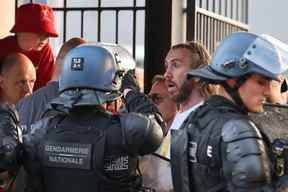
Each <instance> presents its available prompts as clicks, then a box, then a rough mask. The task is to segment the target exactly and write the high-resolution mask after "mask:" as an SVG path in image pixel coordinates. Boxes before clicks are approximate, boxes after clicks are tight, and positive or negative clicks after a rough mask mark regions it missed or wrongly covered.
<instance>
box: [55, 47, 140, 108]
mask: <svg viewBox="0 0 288 192" xmlns="http://www.w3.org/2000/svg"><path fill="white" fill-rule="evenodd" d="M135 66H136V63H135V61H134V59H133V57H132V56H131V54H130V53H129V52H128V51H127V50H126V49H124V48H123V47H121V46H119V45H115V44H105V43H95V44H91V43H85V44H82V45H80V46H78V47H76V48H74V49H72V50H71V51H69V52H68V53H67V55H66V56H65V58H64V65H63V70H62V73H61V75H60V78H59V92H60V95H61V94H62V95H65V94H66V96H69V95H70V96H71V95H73V94H78V95H79V91H82V95H84V96H82V98H85V97H86V98H88V99H86V101H82V103H83V102H84V103H86V104H89V102H90V104H102V103H105V102H108V101H113V100H115V99H116V98H117V97H119V96H121V93H120V91H119V90H120V87H121V82H122V76H123V75H124V73H125V72H126V71H128V70H130V69H134V68H135ZM91 91H92V92H93V95H94V96H95V97H97V99H96V100H95V98H94V99H93V98H92V99H91ZM89 94H90V96H89V97H87V95H89ZM95 101H97V102H95ZM91 102H92V103H91Z"/></svg>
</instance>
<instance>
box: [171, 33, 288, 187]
mask: <svg viewBox="0 0 288 192" xmlns="http://www.w3.org/2000/svg"><path fill="white" fill-rule="evenodd" d="M278 43H279V42H278V41H277V42H276V40H274V39H273V38H272V37H270V36H269V37H267V36H257V35H254V34H251V33H243V32H239V33H233V34H232V35H231V36H229V37H227V38H226V39H225V40H224V41H223V42H222V43H221V44H220V46H219V47H218V49H217V50H216V52H215V55H214V58H213V60H212V63H211V64H209V65H208V66H207V67H204V68H202V69H197V70H193V71H191V72H189V73H188V78H193V77H197V78H199V77H200V78H201V79H202V80H204V81H207V82H209V83H216V84H221V85H222V86H223V87H224V89H225V90H226V92H227V93H228V94H229V96H230V97H231V98H232V99H233V101H234V102H232V101H231V100H229V99H227V98H226V97H223V96H220V95H219V96H216V95H214V96H211V97H210V98H208V99H207V100H206V101H205V102H204V104H203V105H202V106H200V107H199V108H198V109H197V110H196V111H194V112H192V113H191V114H190V116H189V117H188V118H187V120H186V121H185V122H184V123H183V125H182V127H181V128H180V130H178V131H175V132H174V134H172V144H171V145H172V147H171V157H172V175H173V184H174V188H175V191H177V192H178V191H181V192H183V191H195V192H207V191H209V192H216V191H233V192H234V191H237V192H239V191H241V192H242V191H243V192H244V191H274V188H275V187H274V186H273V185H272V184H271V183H273V182H272V180H273V179H274V177H273V167H272V163H271V161H270V148H269V147H270V145H269V139H268V138H267V136H266V135H265V134H263V133H262V131H261V129H260V128H258V127H256V125H255V124H254V123H253V121H251V120H250V119H249V116H248V114H247V112H248V110H247V108H246V106H245V105H244V104H243V101H242V99H241V97H240V95H239V93H238V89H239V87H241V85H242V84H243V83H244V82H245V81H246V80H247V78H248V77H249V75H250V74H251V73H257V74H260V75H263V76H265V77H267V78H269V79H277V75H278V74H280V73H282V72H284V71H285V70H287V66H286V65H284V63H282V61H283V60H287V58H288V57H287V56H288V54H287V50H285V49H281V48H282V47H281V46H282V44H281V43H279V44H280V45H279V44H278ZM278 46H279V47H278ZM232 47H233V48H232ZM259 50H261V53H260V52H259ZM280 50H281V51H283V52H280ZM284 50H285V51H286V52H284ZM265 54H267V55H266V57H265ZM267 57H268V58H267ZM269 65H275V66H274V68H272V67H270V66H269ZM233 77H239V79H238V81H237V83H236V85H235V87H233V88H231V87H229V85H228V84H226V83H225V80H226V79H229V78H233ZM179 165H180V166H179Z"/></svg>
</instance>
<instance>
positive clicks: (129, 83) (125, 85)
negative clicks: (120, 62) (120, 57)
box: [120, 70, 140, 92]
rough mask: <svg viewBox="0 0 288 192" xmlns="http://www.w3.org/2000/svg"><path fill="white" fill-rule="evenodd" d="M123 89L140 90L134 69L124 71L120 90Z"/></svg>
mask: <svg viewBox="0 0 288 192" xmlns="http://www.w3.org/2000/svg"><path fill="white" fill-rule="evenodd" d="M125 89H131V90H133V91H137V92H139V91H140V86H139V83H138V81H137V79H136V75H135V70H129V71H127V72H126V74H125V75H124V77H123V78H122V85H121V89H120V90H121V92H123V91H124V90H125Z"/></svg>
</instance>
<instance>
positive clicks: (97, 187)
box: [4, 44, 164, 192]
mask: <svg viewBox="0 0 288 192" xmlns="http://www.w3.org/2000/svg"><path fill="white" fill-rule="evenodd" d="M116 48H117V47H116V46H112V45H99V44H98V45H91V44H84V45H82V46H79V47H77V48H75V49H73V50H71V51H70V52H69V53H68V55H67V56H66V57H65V61H64V69H63V73H62V74H61V76H60V81H59V90H60V96H59V97H58V98H57V99H55V100H54V101H52V102H51V109H50V111H49V112H48V113H46V116H45V117H44V118H43V119H42V120H40V121H39V122H37V123H35V124H34V125H32V127H31V131H30V132H29V133H27V134H25V135H24V136H23V144H22V146H23V147H22V148H23V150H22V154H18V158H17V159H20V160H21V162H22V163H23V164H24V167H25V169H26V170H27V172H28V177H29V178H28V183H27V189H26V191H45V192H52V191H53V192H57V191H70V192H73V191H85V192H89V191H91V192H92V191H99V192H100V191H103V192H106V191H111V192H113V191H123V192H124V191H125V192H126V191H145V190H146V189H145V188H144V187H143V186H142V183H141V176H140V173H139V172H138V169H137V168H138V159H137V157H138V156H139V155H144V154H148V153H152V152H153V151H155V150H156V149H157V148H158V147H159V145H160V144H161V141H162V138H163V132H162V127H161V126H163V125H164V124H163V121H162V119H161V116H160V115H159V112H158V110H157V108H156V107H155V106H154V105H153V104H152V102H151V101H150V100H149V99H148V98H147V97H146V96H145V95H144V94H141V93H139V91H137V90H136V88H135V87H136V85H135V83H134V81H133V77H131V73H130V72H126V71H125V69H127V64H129V62H130V64H131V63H132V64H133V62H134V61H133V59H132V57H131V56H129V55H128V56H127V52H125V54H124V53H123V51H124V49H119V48H118V49H116ZM121 53H122V55H121ZM123 55H124V56H123ZM131 61H133V62H131ZM121 62H122V63H121ZM124 64H126V66H125V67H124V69H123V67H122V66H123V65H124ZM130 67H131V66H130ZM132 67H133V65H132ZM128 68H129V66H128ZM125 73H126V74H125ZM122 79H123V80H122ZM121 83H122V89H123V90H125V89H127V90H128V92H127V93H126V95H125V96H124V99H125V103H126V108H127V110H128V113H123V114H113V113H110V112H108V111H106V110H105V108H103V107H102V106H101V104H105V103H107V102H109V103H113V102H114V101H115V100H116V99H117V98H119V97H120V96H121V92H120V91H119V90H120V88H121ZM122 89H121V91H122ZM4 168H5V167H4Z"/></svg>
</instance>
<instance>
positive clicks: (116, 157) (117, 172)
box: [24, 109, 162, 192]
mask: <svg viewBox="0 0 288 192" xmlns="http://www.w3.org/2000/svg"><path fill="white" fill-rule="evenodd" d="M128 122H129V124H128ZM157 130H158V131H157ZM159 131H160V132H161V134H162V131H161V127H160V126H159V125H158V124H157V123H153V119H149V118H148V117H146V116H144V115H141V114H137V113H129V114H123V115H110V114H108V113H107V112H105V111H101V110H100V111H99V110H98V111H97V110H95V109H94V110H87V109H85V110H81V109H75V110H73V111H71V112H70V113H69V114H68V115H56V116H54V117H52V118H46V119H43V120H41V121H39V122H38V123H36V124H35V125H34V127H32V129H31V133H29V134H28V135H25V136H24V145H25V146H24V148H25V150H26V155H25V156H26V157H25V158H24V159H25V162H24V165H25V167H26V169H27V170H28V175H29V177H30V178H29V179H28V180H29V181H30V182H29V183H28V186H27V189H28V191H42V190H43V191H45V192H52V191H53V192H58V191H59V192H60V191H70V192H73V191H75V192H76V191H85V192H89V191H91V192H92V191H93V192H95V191H96V192H98V191H99V192H105V191H111V192H113V191H120V192H122V191H123V192H124V191H125V192H126V191H141V187H142V185H141V177H140V176H139V173H138V172H137V166H138V159H137V156H138V155H144V154H146V153H151V152H153V151H154V150H155V149H157V147H158V146H159V145H160V143H161V138H162V136H161V134H160V135H159V134H158V133H159ZM135 137H137V138H135ZM151 137H153V141H152V143H149V141H150V140H151ZM155 138H158V139H156V140H158V141H156V140H154V139H155ZM145 141H147V142H148V143H145ZM147 144H148V146H149V147H147ZM144 145H145V146H144ZM39 189H41V190H39Z"/></svg>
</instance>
